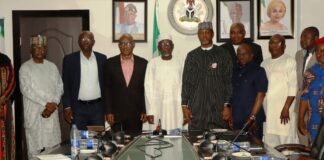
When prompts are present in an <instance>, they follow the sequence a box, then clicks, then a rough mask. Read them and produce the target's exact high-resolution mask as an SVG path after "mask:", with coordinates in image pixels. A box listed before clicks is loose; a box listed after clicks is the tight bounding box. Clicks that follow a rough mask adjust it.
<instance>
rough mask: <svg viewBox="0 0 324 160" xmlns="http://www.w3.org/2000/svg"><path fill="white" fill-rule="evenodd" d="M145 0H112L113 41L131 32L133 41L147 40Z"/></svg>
mask: <svg viewBox="0 0 324 160" xmlns="http://www.w3.org/2000/svg"><path fill="white" fill-rule="evenodd" d="M146 17H147V1H146V0H113V18H112V20H113V23H112V24H113V27H112V28H113V32H112V33H113V36H112V37H113V42H118V39H119V38H120V37H121V36H122V35H123V34H131V35H132V36H133V38H134V41H135V42H147V19H146Z"/></svg>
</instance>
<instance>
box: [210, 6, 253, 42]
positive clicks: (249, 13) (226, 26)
mask: <svg viewBox="0 0 324 160" xmlns="http://www.w3.org/2000/svg"><path fill="white" fill-rule="evenodd" d="M216 6H217V19H216V25H217V26H216V30H217V42H226V41H228V40H229V38H230V28H231V25H232V24H233V23H242V24H243V25H244V28H245V32H246V34H245V38H246V39H251V40H253V37H254V30H253V26H254V23H253V21H254V18H253V15H254V10H253V0H217V1H216Z"/></svg>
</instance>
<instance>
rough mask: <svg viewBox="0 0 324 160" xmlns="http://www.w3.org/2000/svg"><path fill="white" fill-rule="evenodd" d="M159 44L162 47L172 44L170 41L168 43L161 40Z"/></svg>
mask: <svg viewBox="0 0 324 160" xmlns="http://www.w3.org/2000/svg"><path fill="white" fill-rule="evenodd" d="M160 45H161V46H162V47H166V46H172V43H170V42H161V43H160Z"/></svg>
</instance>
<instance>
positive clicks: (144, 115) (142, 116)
mask: <svg viewBox="0 0 324 160" xmlns="http://www.w3.org/2000/svg"><path fill="white" fill-rule="evenodd" d="M141 121H142V123H145V122H146V121H147V118H146V114H145V113H141Z"/></svg>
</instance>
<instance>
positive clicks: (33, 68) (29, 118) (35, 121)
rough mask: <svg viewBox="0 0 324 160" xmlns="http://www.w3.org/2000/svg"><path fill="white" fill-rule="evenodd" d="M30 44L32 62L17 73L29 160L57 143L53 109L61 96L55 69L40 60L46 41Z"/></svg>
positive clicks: (39, 39) (58, 133)
mask: <svg viewBox="0 0 324 160" xmlns="http://www.w3.org/2000/svg"><path fill="white" fill-rule="evenodd" d="M31 40H32V41H31V54H32V58H31V59H30V60H28V61H27V62H25V63H24V64H23V65H22V66H21V68H20V71H19V82H20V90H21V93H22V95H23V104H24V120H25V124H24V127H25V131H26V140H27V148H28V157H29V159H31V158H32V157H34V156H36V155H37V154H39V153H40V152H41V151H44V149H45V150H47V149H49V148H51V147H54V146H56V145H58V144H59V143H60V142H61V130H60V124H59V117H58V110H57V106H58V104H59V103H60V99H61V95H62V94H63V83H62V79H61V77H60V74H59V71H58V69H57V67H56V66H55V64H54V63H52V62H50V61H47V60H45V59H44V58H45V54H46V37H44V36H37V37H32V38H31Z"/></svg>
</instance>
